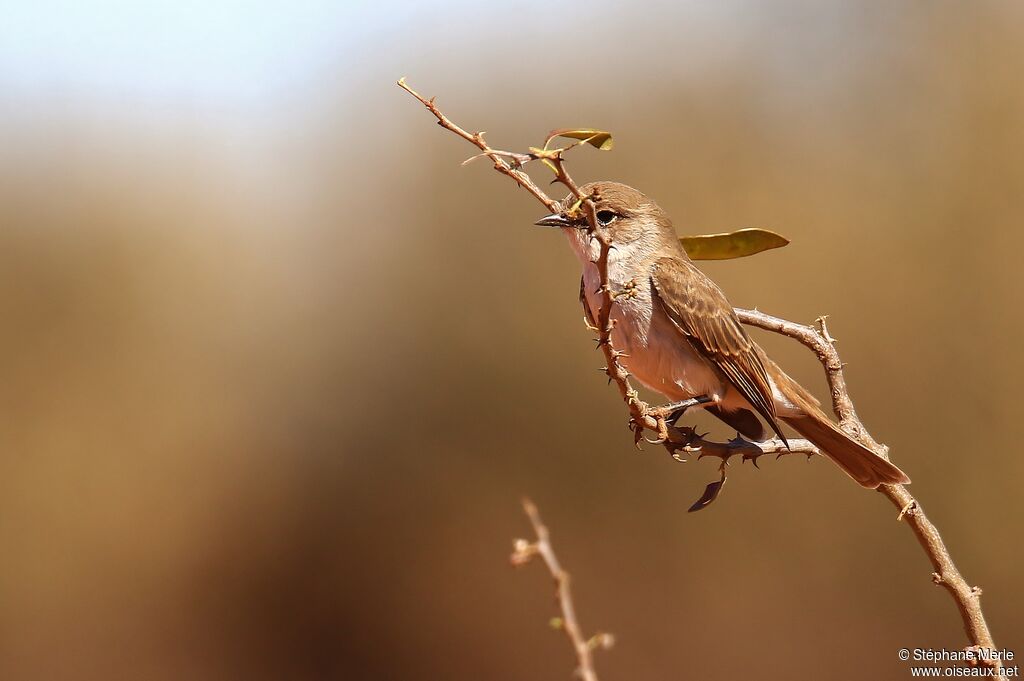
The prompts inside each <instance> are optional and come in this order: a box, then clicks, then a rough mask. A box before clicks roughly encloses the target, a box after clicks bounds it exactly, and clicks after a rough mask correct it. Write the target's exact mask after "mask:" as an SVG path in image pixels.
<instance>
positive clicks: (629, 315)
mask: <svg viewBox="0 0 1024 681" xmlns="http://www.w3.org/2000/svg"><path fill="white" fill-rule="evenodd" d="M580 195H581V196H584V197H590V198H591V200H592V201H593V204H594V206H593V208H594V212H593V215H594V217H595V219H596V221H597V223H598V226H599V227H600V229H601V230H602V231H603V233H604V234H605V235H606V236H607V238H608V240H609V242H610V244H611V249H610V250H609V253H608V260H607V272H608V285H609V287H610V288H611V289H613V290H625V289H629V295H622V296H617V297H616V298H615V303H614V305H613V306H612V309H611V313H610V318H611V319H612V320H614V323H613V327H612V330H611V342H612V344H613V346H614V347H615V348H616V349H617V350H619V351H621V352H623V353H625V354H624V355H622V357H623V359H622V360H621V362H622V365H623V367H624V368H625V369H626V370H627V371H628V372H629V373H630V375H631V376H634V377H635V378H636V379H637V380H638V381H639V382H640V383H642V384H643V385H644V386H645V387H647V388H649V389H650V390H652V391H654V392H657V393H659V394H661V395H663V396H664V397H665V398H666V399H667V400H669V405H668V406H669V407H670V408H672V412H671V416H670V420H671V421H672V422H675V421H676V420H677V419H678V418H679V417H681V415H682V413H683V412H685V411H686V409H688V408H703V409H705V410H707V411H708V412H709V413H711V414H713V415H714V416H716V417H717V418H719V419H721V420H722V421H724V422H725V423H726V424H728V425H729V426H731V427H732V428H734V429H735V430H736V431H737V432H739V433H740V434H742V435H743V436H745V437H747V438H749V439H751V440H754V441H763V440H765V439H766V431H765V428H764V425H763V424H762V421H763V422H764V424H767V426H768V427H769V428H770V429H771V430H772V432H773V433H774V434H775V435H777V436H778V437H779V438H780V439H781V440H782V442H783V443H785V444H786V446H787V447H788V440H787V438H786V436H785V434H784V432H783V430H782V428H781V424H782V423H785V424H788V425H789V426H790V427H791V428H793V429H794V430H795V431H797V432H798V433H800V434H801V435H802V436H803V437H805V438H806V439H808V440H810V441H811V442H812V443H814V444H815V445H816V446H817V447H818V449H819V450H820V451H821V452H822V453H823V454H824V455H825V456H827V457H828V458H829V459H831V460H832V461H833V462H835V463H836V464H837V465H838V466H839V468H841V469H842V470H843V471H844V472H845V473H847V474H848V475H849V476H850V477H851V478H853V479H854V480H855V481H857V482H858V483H859V484H860V485H862V486H863V487H866V488H877V487H878V486H879V485H893V484H907V483H909V482H910V478H908V477H907V475H906V474H905V473H904V472H903V471H902V470H900V469H899V468H897V467H896V466H895V465H893V464H892V463H890V462H889V461H887V460H886V459H884V458H882V457H881V456H879V455H877V454H876V453H875V452H873V451H871V450H870V449H868V448H867V447H865V446H864V445H863V444H861V443H860V442H857V441H856V440H854V439H853V438H852V437H850V436H849V435H848V434H846V433H845V432H843V431H842V430H841V429H840V428H839V427H838V426H837V425H836V424H835V423H833V422H832V420H831V419H830V418H829V417H828V416H827V415H826V414H825V413H824V411H822V409H821V406H820V403H819V402H818V400H817V399H816V398H815V397H814V396H813V395H812V394H811V393H810V392H809V391H807V390H806V389H805V388H804V387H803V386H801V385H800V384H799V383H797V382H796V381H795V380H794V379H793V378H791V377H790V376H789V375H787V374H786V373H785V372H784V371H783V370H782V369H781V368H780V367H779V365H778V364H776V363H775V362H774V361H773V360H772V359H771V358H770V357H769V356H768V355H767V353H765V351H764V350H763V349H762V348H761V346H760V345H758V344H757V343H756V342H755V341H754V340H753V339H752V338H751V337H750V335H749V334H748V333H747V331H746V329H745V328H744V327H743V324H742V323H741V322H740V320H739V318H738V317H737V315H736V312H735V310H734V309H733V306H732V305H731V304H730V303H729V300H728V299H727V298H726V296H725V294H724V293H723V292H722V290H721V289H720V288H719V287H718V285H717V284H715V282H714V281H712V280H711V279H710V278H709V277H708V276H707V275H706V274H704V273H703V272H702V271H701V270H699V269H698V268H697V267H696V266H695V265H694V264H693V262H692V261H691V260H690V258H689V256H688V255H687V254H686V251H685V250H684V249H683V247H682V245H681V244H680V242H679V237H678V236H677V234H676V231H675V228H674V227H673V225H672V221H671V219H670V218H669V216H668V214H667V213H666V212H665V211H664V210H663V209H662V208H661V207H660V206H658V204H657V203H655V202H654V201H653V200H652V199H650V198H648V197H647V196H646V195H644V194H643V193H641V192H640V191H638V190H636V189H633V188H632V187H629V186H627V185H625V184H621V183H618V182H610V181H601V182H592V183H589V184H586V185H583V186H582V187H580ZM557 207H558V210H556V211H554V212H552V213H551V214H550V215H547V216H545V217H543V218H541V219H540V220H539V221H537V223H536V224H537V225H539V226H542V227H554V228H558V229H560V230H561V231H562V232H563V233H564V234H565V236H566V237H567V238H568V241H569V245H570V246H571V248H572V250H573V251H574V252H575V253H576V255H577V257H578V259H579V261H580V263H581V265H582V268H583V273H582V277H581V280H580V300H581V302H582V303H583V306H584V309H585V311H586V312H587V315H588V317H589V318H590V319H591V320H594V319H597V318H598V314H597V313H598V311H599V310H600V309H601V306H602V304H603V300H604V298H603V293H602V289H601V284H602V282H601V276H600V273H599V271H598V267H597V264H596V263H597V261H598V259H599V256H600V252H601V250H600V249H601V245H600V242H599V241H598V240H597V239H596V238H595V237H594V235H593V233H592V232H591V230H590V229H589V223H588V221H587V218H586V216H585V214H584V211H583V210H581V209H580V202H579V199H578V198H577V196H576V195H575V194H570V195H569V196H567V197H566V198H565V199H564V200H563V201H561V202H560V203H558V206H557Z"/></svg>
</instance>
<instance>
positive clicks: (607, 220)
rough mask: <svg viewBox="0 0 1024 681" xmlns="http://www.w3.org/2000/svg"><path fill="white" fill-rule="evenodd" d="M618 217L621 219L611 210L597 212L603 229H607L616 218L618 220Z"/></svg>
mask: <svg viewBox="0 0 1024 681" xmlns="http://www.w3.org/2000/svg"><path fill="white" fill-rule="evenodd" d="M617 217H619V216H618V215H616V214H615V213H613V212H612V211H610V210H599V211H597V221H598V222H599V223H601V226H602V227H607V226H608V225H610V224H611V223H612V222H614V221H615V218H617Z"/></svg>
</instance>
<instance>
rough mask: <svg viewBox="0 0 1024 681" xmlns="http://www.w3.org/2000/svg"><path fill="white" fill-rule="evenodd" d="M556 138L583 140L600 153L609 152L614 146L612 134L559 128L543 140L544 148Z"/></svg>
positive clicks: (601, 131)
mask: <svg viewBox="0 0 1024 681" xmlns="http://www.w3.org/2000/svg"><path fill="white" fill-rule="evenodd" d="M556 137H568V138H570V139H574V140H583V141H584V142H586V143H587V144H589V145H591V146H593V147H597V148H598V149H600V150H601V151H609V150H610V149H611V148H612V147H613V146H615V140H613V139H612V134H611V133H610V132H605V131H604V130H590V129H580V130H576V129H573V128H559V129H558V130H552V131H551V132H549V133H548V138H547V139H546V140H544V148H547V146H548V145H549V144H551V140H553V139H555V138H556Z"/></svg>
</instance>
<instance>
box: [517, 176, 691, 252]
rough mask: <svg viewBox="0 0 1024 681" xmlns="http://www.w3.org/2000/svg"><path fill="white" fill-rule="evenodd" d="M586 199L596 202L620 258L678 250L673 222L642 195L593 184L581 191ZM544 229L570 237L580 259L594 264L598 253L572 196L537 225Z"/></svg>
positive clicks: (618, 185) (599, 218)
mask: <svg viewBox="0 0 1024 681" xmlns="http://www.w3.org/2000/svg"><path fill="white" fill-rule="evenodd" d="M580 193H581V194H583V196H589V197H591V198H592V200H593V202H594V214H595V217H596V218H597V223H598V226H599V227H601V228H602V229H603V230H604V233H605V234H607V235H608V238H609V239H610V240H611V243H612V245H613V246H615V248H616V250H617V251H621V252H623V253H620V254H619V256H620V257H621V256H622V255H625V254H626V253H637V254H640V253H653V252H655V251H657V250H659V249H660V248H662V247H664V246H665V245H666V244H668V247H669V248H676V247H678V244H679V239H678V237H677V236H676V233H675V229H674V228H673V227H672V221H671V220H670V219H669V217H668V215H667V214H666V213H665V211H663V210H662V209H661V207H660V206H658V204H656V203H655V202H654V201H653V200H651V199H650V198H648V197H647V196H646V195H644V194H643V193H641V192H639V191H637V190H636V189H633V188H632V187H630V186H627V185H624V184H621V183H619V182H606V181H601V182H591V183H589V184H585V185H583V186H582V187H580ZM536 224H538V225H540V226H542V227H558V228H560V229H562V230H563V231H564V232H565V233H566V236H568V237H569V241H570V243H572V244H573V246H574V248H575V249H576V250H577V251H578V252H579V254H580V255H581V256H587V257H588V259H590V260H593V259H594V255H595V253H596V252H597V251H596V250H595V249H599V245H598V244H597V243H596V240H595V239H592V238H591V237H590V234H589V232H588V229H587V228H588V223H587V216H586V213H585V211H584V208H583V206H582V204H581V202H580V201H579V199H577V198H576V197H575V196H574V195H572V194H570V195H569V196H567V197H565V199H564V200H563V201H562V202H561V203H560V204H559V210H558V211H557V212H555V213H552V214H551V215H548V216H545V217H544V218H541V219H540V220H539V221H537V223H536Z"/></svg>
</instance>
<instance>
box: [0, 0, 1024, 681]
mask: <svg viewBox="0 0 1024 681" xmlns="http://www.w3.org/2000/svg"><path fill="white" fill-rule="evenodd" d="M0 14H2V20H0V149H2V151H0V278H2V284H0V314H2V318H3V322H4V328H5V331H4V333H3V334H0V361H2V366H3V382H2V387H0V400H2V409H0V443H2V449H0V547H2V549H0V551H2V556H3V557H2V559H0V678H3V679H5V680H22V679H76V680H77V679H109V678H125V679H154V680H162V679H195V680H199V681H202V680H206V679H210V680H213V679H251V680H259V679H283V678H287V679H353V680H359V679H399V678H409V679H446V680H458V679H478V678H482V677H483V678H488V679H496V680H499V679H510V680H511V679H526V678H530V679H550V680H552V681H554V680H558V679H569V678H571V672H572V668H573V664H574V660H573V658H572V655H571V653H570V650H569V647H568V646H567V645H566V643H565V641H564V640H563V638H562V635H561V634H560V633H558V632H555V631H552V630H551V629H550V628H549V626H548V619H549V618H550V617H551V616H552V615H554V614H555V609H554V602H553V599H552V596H553V591H552V587H551V583H550V579H549V577H548V576H547V574H546V573H545V571H544V570H543V569H542V568H541V567H540V566H539V565H530V566H528V567H525V568H523V569H521V570H513V569H512V568H511V567H510V566H509V564H508V560H507V558H508V554H509V553H510V551H511V546H512V540H513V539H514V538H516V537H520V536H529V534H530V530H529V526H528V524H527V522H526V520H525V518H524V517H523V515H522V512H521V509H520V505H519V503H520V501H519V500H520V498H521V497H522V496H523V495H529V496H531V497H532V498H533V499H534V500H535V501H536V502H537V504H538V505H539V507H540V509H541V512H542V514H543V516H544V518H545V520H546V521H547V523H548V524H549V526H550V528H551V531H552V533H553V540H554V543H555V546H556V549H557V551H558V553H559V555H560V556H561V558H562V560H563V562H564V563H565V565H566V566H567V567H568V569H569V570H571V571H572V573H573V578H574V582H573V584H574V587H575V590H576V597H577V601H578V603H577V605H578V610H579V615H580V618H581V621H582V624H583V626H584V628H585V629H587V630H588V631H589V632H596V631H598V630H604V631H611V632H613V633H614V634H615V635H616V637H617V641H618V643H617V646H616V647H615V649H614V650H613V651H611V652H609V653H602V654H599V655H598V660H597V662H598V668H599V670H600V672H601V676H602V678H604V679H691V678H693V679H696V678H700V679H725V678H733V676H734V675H751V676H754V677H756V678H768V679H776V678H779V679H781V678H787V679H811V678H820V677H822V676H824V675H827V676H828V677H829V678H833V679H864V678H905V677H908V676H909V674H908V671H907V664H906V663H902V662H900V661H899V660H898V659H897V650H898V649H899V648H901V647H909V648H915V647H935V648H959V647H963V646H965V645H966V644H967V641H966V638H965V636H964V633H963V630H962V627H961V624H960V618H959V615H958V613H957V611H956V608H955V607H954V605H953V603H952V601H951V600H950V598H949V596H948V595H947V594H946V593H945V592H944V591H943V590H941V589H939V588H937V587H935V586H934V585H933V584H932V583H931V580H930V573H931V567H930V565H929V564H928V562H927V560H926V558H925V555H924V554H923V552H922V551H921V549H920V547H919V546H918V545H917V542H916V541H915V539H914V537H913V535H912V534H911V532H910V529H909V528H908V527H906V526H905V525H903V524H901V523H897V522H896V510H895V509H894V508H893V507H892V506H891V504H890V503H889V502H888V501H887V500H886V499H884V498H883V497H882V496H881V495H878V494H874V493H871V492H866V491H864V490H862V489H860V488H858V487H857V486H856V485H854V484H852V483H851V482H850V481H849V480H848V479H847V478H846V477H845V476H843V475H842V474H841V473H840V472H839V471H838V470H837V469H836V468H835V467H834V466H832V465H831V464H829V463H828V462H827V461H824V460H815V461H811V462H810V463H808V462H806V461H804V460H803V458H802V457H787V458H784V459H782V460H779V461H765V462H763V463H762V466H761V470H760V471H758V470H754V469H753V468H752V467H750V466H739V465H735V466H734V467H733V472H732V475H731V476H730V482H729V485H728V486H727V487H726V489H725V491H724V492H723V495H722V497H721V498H720V499H719V500H718V501H717V502H716V503H715V504H714V505H713V506H712V507H711V508H709V509H708V510H706V511H704V512H701V513H698V514H687V513H686V509H687V508H688V507H689V506H690V504H691V503H692V502H693V501H694V500H695V499H696V498H697V497H698V496H700V494H701V492H702V490H703V488H704V486H705V484H707V483H708V482H710V481H711V480H714V479H715V477H716V472H715V464H714V462H712V461H707V460H705V461H703V462H695V461H691V462H689V463H686V464H679V463H675V462H673V461H672V460H671V459H669V457H667V456H666V455H665V453H664V452H663V451H659V450H658V449H656V448H654V447H647V449H646V451H644V452H642V453H637V452H636V451H635V450H634V449H633V447H632V441H631V437H630V434H629V432H628V431H627V429H626V421H625V410H624V408H623V406H622V404H621V403H620V402H619V400H618V398H617V396H616V393H615V391H614V390H613V389H611V388H607V387H606V386H605V381H604V378H603V377H602V376H600V375H599V374H598V373H597V371H595V369H596V368H597V367H599V366H601V364H602V361H601V357H600V355H599V353H597V352H595V351H594V349H593V343H592V342H591V339H590V338H591V334H590V333H588V332H587V331H586V330H585V329H584V327H583V324H582V321H581V311H580V308H579V304H578V302H577V292H578V281H579V278H578V277H579V274H578V269H577V264H576V261H575V259H574V257H573V256H572V254H571V253H570V251H569V249H568V248H567V246H566V244H565V243H564V240H563V238H562V237H561V236H560V235H559V234H557V233H555V232H553V231H550V230H539V229H535V228H533V227H532V226H531V225H532V223H533V221H534V220H535V219H537V218H538V217H540V216H541V215H542V214H543V213H544V211H543V208H542V207H541V206H540V205H539V204H537V203H536V202H534V201H533V200H532V199H531V197H530V196H528V195H527V194H526V193H525V192H523V191H517V190H516V189H515V188H514V187H513V186H512V185H511V183H510V182H509V181H508V180H507V179H505V178H502V177H500V176H498V175H496V174H495V173H493V172H492V171H491V170H490V169H489V167H488V164H487V163H486V162H482V163H478V164H475V165H470V166H468V167H464V168H463V167H460V166H459V162H460V161H462V160H463V159H464V158H466V157H468V156H469V155H471V153H472V152H473V149H472V148H470V147H469V146H468V145H467V144H465V143H464V142H462V141H461V140H458V139H456V138H455V137H454V136H452V135H450V134H448V133H446V132H444V131H442V130H440V129H439V128H437V127H436V126H435V125H433V123H432V119H431V117H430V115H429V114H428V113H427V112H426V111H425V110H424V109H423V108H422V107H421V106H420V105H419V104H418V103H416V102H415V101H414V100H413V99H412V98H410V97H409V96H408V95H406V94H405V93H403V92H401V91H400V90H399V89H398V88H397V87H395V84H394V83H395V80H397V79H398V78H399V77H400V76H407V77H408V79H409V82H410V84H411V85H412V86H413V87H415V88H417V89H419V90H420V91H421V92H423V93H424V94H426V95H428V96H429V95H436V96H437V97H438V102H439V104H440V105H441V106H442V107H443V109H444V110H445V111H446V112H447V113H448V114H449V115H451V116H452V117H453V118H454V119H455V120H456V121H457V122H460V123H462V124H463V125H465V126H466V127H468V128H470V129H484V130H487V131H489V139H490V141H491V142H492V143H493V144H495V145H497V146H499V147H504V148H511V149H517V150H522V149H524V148H525V147H526V146H528V145H531V144H537V143H539V142H541V141H542V140H543V136H544V134H545V133H546V132H547V131H548V130H549V129H551V128H555V127H585V126H596V127H601V128H605V129H608V130H611V131H613V132H614V133H615V136H616V141H617V145H616V148H615V150H614V151H612V152H610V153H599V152H597V151H594V150H591V149H580V150H577V152H574V155H573V157H572V161H571V170H572V171H573V173H574V174H575V177H576V178H577V179H579V180H591V179H616V180H620V181H624V182H627V183H629V184H632V185H634V186H636V187H639V188H641V189H642V190H643V191H645V192H646V193H648V194H650V195H652V196H653V197H655V198H656V199H657V200H658V201H659V203H661V205H662V206H663V207H665V208H666V209H667V210H668V211H669V212H670V213H671V214H672V215H673V216H674V219H675V222H676V226H677V228H678V229H679V231H680V232H681V233H708V232H719V231H726V230H731V229H736V228H740V227H752V226H760V227H768V228H771V229H775V230H777V231H779V232H781V233H783V234H785V235H787V236H788V237H789V238H791V239H792V242H793V243H792V244H791V245H790V246H789V247H787V248H785V249H783V250H779V251H772V252H769V253H765V254H762V255H758V256H756V257H753V258H750V259H745V260H737V261H727V262H718V263H710V264H706V266H705V271H707V272H708V273H709V274H710V275H711V276H712V277H713V278H715V279H716V280H717V281H718V282H719V283H720V284H721V285H722V286H723V288H724V289H725V290H726V291H727V292H728V294H729V295H730V297H731V299H732V300H733V302H734V303H736V304H737V305H743V306H751V307H752V306H757V307H758V308H759V309H762V310H765V311H767V312H770V313H773V314H778V315H781V316H784V317H787V318H790V319H794V320H800V321H810V320H812V319H814V318H815V317H816V316H818V315H820V314H823V313H828V314H830V315H831V318H830V319H831V322H832V331H833V333H834V335H835V336H836V337H837V338H838V339H839V340H840V345H839V348H840V350H841V352H842V356H843V359H844V360H846V361H847V362H848V371H847V378H848V381H849V384H850V388H851V391H852V395H853V397H854V400H855V402H856V404H857V407H858V410H859V412H860V414H861V416H862V417H863V419H864V421H865V423H866V424H867V425H868V427H869V428H870V429H871V430H872V431H873V433H874V435H875V436H876V437H877V438H879V439H880V440H881V441H883V442H886V443H888V444H889V445H890V446H891V448H892V456H893V459H894V460H895V461H896V462H897V463H898V464H899V465H900V466H901V467H902V468H903V469H904V470H906V471H907V472H908V473H909V474H910V476H911V477H912V478H913V479H914V484H913V488H912V491H913V492H914V493H915V494H916V495H917V497H918V498H919V500H920V501H921V502H922V504H923V505H924V506H925V508H926V509H927V511H928V512H929V515H930V517H931V518H932V520H933V521H934V522H935V523H936V524H937V525H938V527H939V528H940V530H941V531H942V533H943V535H944V537H945V539H946V541H947V543H948V545H949V547H950V549H951V551H952V552H953V555H954V557H955V559H956V561H957V563H958V565H959V567H960V568H961V570H962V571H963V573H964V575H965V576H966V577H967V579H968V580H970V581H971V582H972V583H977V584H980V585H981V586H982V587H983V588H984V592H985V596H984V607H985V612H986V615H987V617H988V620H989V623H990V625H991V627H992V631H993V634H994V636H995V640H996V642H997V643H998V644H999V645H1001V646H1006V647H1009V648H1013V649H1016V650H1017V653H1018V654H1024V648H1021V644H1022V642H1024V641H1022V632H1024V627H1022V625H1024V611H1022V610H1021V607H1020V606H1021V603H1022V596H1024V589H1022V587H1021V583H1020V563H1021V559H1022V557H1024V556H1022V548H1021V545H1020V536H1021V533H1022V530H1024V516H1022V512H1021V509H1020V504H1019V503H1018V498H1019V494H1020V490H1021V482H1022V476H1024V459H1022V457H1021V455H1020V452H1019V447H1018V446H1017V445H1016V444H1015V443H1016V440H1015V437H1016V436H1017V432H1016V428H1017V426H1018V425H1019V423H1020V411H1021V408H1022V406H1024V402H1022V400H1021V396H1020V386H1021V383H1022V379H1024V367H1022V359H1021V353H1020V338H1021V333H1022V331H1024V321H1022V317H1021V315H1020V312H1019V305H1020V300H1021V294H1022V285H1021V283H1020V280H1019V275H1018V270H1019V264H1018V261H1019V257H1020V256H1019V254H1020V253H1021V251H1022V248H1024V234H1022V230H1021V220H1020V214H1021V202H1022V200H1024V123H1022V122H1024V88H1022V87H1021V79H1020V78H1021V69H1022V67H1024V5H1021V3H1019V2H1016V1H1014V0H979V1H977V2H971V3H965V2H952V1H948V2H947V1H943V0H936V1H933V2H927V3H925V2H894V3H878V2H864V3H848V2H831V1H830V2H821V1H817V0H805V1H797V0H778V1H775V2H771V3H764V2H755V1H754V0H748V1H741V0H716V1H714V2H711V1H702V2H696V1H683V2H675V3H647V4H631V5H629V6H626V5H625V4H622V5H619V4H616V3H608V2H586V3H583V2H566V3H560V4H551V3H542V2H533V1H524V2H515V3H490V4H487V3H485V4H480V3H470V2H447V3H430V4H417V3H398V2H390V1H387V0H383V1H379V2H373V3H370V2H348V3H345V2H340V3H328V2H308V3H284V2H274V1H271V0H263V1H261V2H255V3H240V2H238V3H229V2H222V3H198V2H175V3H130V2H98V1H97V2H89V3H72V2H39V3H20V4H16V3H7V4H6V5H5V6H4V7H3V9H2V12H0ZM537 176H538V177H539V178H541V179H542V181H543V180H544V179H546V178H543V176H542V174H537ZM758 338H759V339H761V340H763V342H764V343H765V344H766V345H767V346H768V347H769V349H770V350H771V351H772V352H773V353H774V354H775V355H777V357H776V358H777V359H778V360H779V361H780V362H781V363H782V364H783V366H785V367H786V368H787V369H788V370H789V371H790V372H791V373H792V374H794V375H795V376H796V377H798V378H799V379H800V380H802V381H804V382H805V383H806V384H808V385H809V386H811V387H813V388H814V389H815V390H816V391H817V392H818V394H819V395H821V396H822V397H824V396H825V390H824V384H823V381H822V379H821V376H820V369H819V367H818V366H817V365H816V363H815V361H814V360H813V358H812V357H811V356H810V355H809V353H807V352H806V351H804V350H802V349H801V348H799V347H797V346H796V345H795V344H794V343H792V342H787V341H785V340H782V339H778V338H771V337H766V336H765V335H764V334H760V335H759V336H758ZM715 432H716V433H717V434H719V435H730V433H728V432H723V431H721V430H716V431H715Z"/></svg>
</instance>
